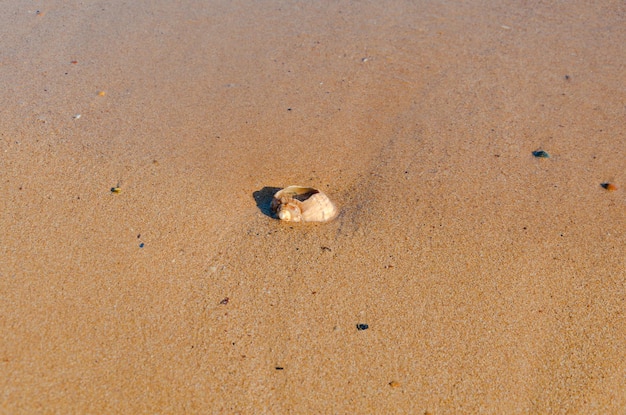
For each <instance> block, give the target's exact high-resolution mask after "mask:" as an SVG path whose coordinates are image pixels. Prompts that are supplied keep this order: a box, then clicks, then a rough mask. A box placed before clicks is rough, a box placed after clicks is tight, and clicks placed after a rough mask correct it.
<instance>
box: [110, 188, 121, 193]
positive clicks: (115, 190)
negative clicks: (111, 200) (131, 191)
mask: <svg viewBox="0 0 626 415" xmlns="http://www.w3.org/2000/svg"><path fill="white" fill-rule="evenodd" d="M121 191H122V189H120V188H119V187H112V188H111V193H120V192H121Z"/></svg>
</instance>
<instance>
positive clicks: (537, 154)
mask: <svg viewBox="0 0 626 415" xmlns="http://www.w3.org/2000/svg"><path fill="white" fill-rule="evenodd" d="M533 156H535V157H537V158H542V159H547V158H550V154H548V153H547V152H546V151H543V150H535V151H533Z"/></svg>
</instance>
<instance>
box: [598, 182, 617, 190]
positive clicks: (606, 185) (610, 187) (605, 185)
mask: <svg viewBox="0 0 626 415" xmlns="http://www.w3.org/2000/svg"><path fill="white" fill-rule="evenodd" d="M600 186H602V187H603V188H605V189H606V190H608V191H609V192H614V191H616V190H617V186H616V185H614V184H613V183H602V184H601V185H600Z"/></svg>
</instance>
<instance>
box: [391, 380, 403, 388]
mask: <svg viewBox="0 0 626 415" xmlns="http://www.w3.org/2000/svg"><path fill="white" fill-rule="evenodd" d="M389 386H391V387H392V388H398V387H400V382H398V381H395V380H392V381H391V382H389Z"/></svg>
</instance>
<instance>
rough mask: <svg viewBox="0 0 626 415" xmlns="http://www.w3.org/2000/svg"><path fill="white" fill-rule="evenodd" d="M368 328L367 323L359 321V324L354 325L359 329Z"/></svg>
mask: <svg viewBox="0 0 626 415" xmlns="http://www.w3.org/2000/svg"><path fill="white" fill-rule="evenodd" d="M369 328H370V326H368V325H367V324H362V323H359V324H357V325H356V329H357V330H359V331H361V330H367V329H369Z"/></svg>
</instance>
